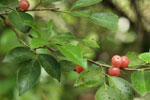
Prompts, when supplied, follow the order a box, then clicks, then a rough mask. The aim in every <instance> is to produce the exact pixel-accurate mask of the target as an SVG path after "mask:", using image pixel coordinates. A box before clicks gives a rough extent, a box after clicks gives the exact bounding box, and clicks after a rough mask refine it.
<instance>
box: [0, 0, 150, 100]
mask: <svg viewBox="0 0 150 100" xmlns="http://www.w3.org/2000/svg"><path fill="white" fill-rule="evenodd" d="M52 1H56V0H52ZM106 1H108V0H106ZM124 1H129V0H112V4H114V5H115V6H116V7H117V8H120V9H121V12H124V13H125V14H123V15H122V14H120V12H119V11H118V9H112V7H111V6H109V3H108V4H107V2H105V0H104V2H102V3H100V4H96V5H94V6H92V7H89V9H90V10H91V11H93V12H97V11H99V12H113V13H116V14H117V15H120V16H119V17H124V15H125V16H126V18H127V19H128V20H129V21H130V23H131V25H130V27H129V29H128V30H127V31H125V32H120V31H112V30H109V29H106V28H103V27H100V26H98V25H95V24H93V23H92V22H90V21H88V20H87V19H86V18H79V17H73V16H70V15H68V14H58V13H54V12H32V13H30V14H32V15H33V16H34V18H35V24H36V25H37V26H38V28H39V29H41V30H42V32H43V33H46V32H45V31H46V29H45V27H47V26H48V21H49V19H53V22H54V30H55V32H57V33H64V32H66V31H68V32H69V31H70V32H72V33H73V34H74V35H75V36H77V37H78V38H83V39H87V40H96V41H97V42H98V43H99V44H100V49H92V50H91V49H89V48H87V55H86V57H88V58H91V59H96V60H102V61H105V62H107V63H110V59H111V57H112V55H114V54H121V55H124V54H126V53H127V52H128V51H136V52H141V50H142V49H143V48H142V46H141V44H142V43H143V42H142V41H140V39H143V38H142V36H141V37H140V38H139V34H138V32H137V31H136V30H135V29H134V24H133V23H135V21H136V19H137V16H136V15H135V12H134V11H133V10H131V9H130V8H131V6H130V3H129V2H124ZM144 1H146V0H144ZM0 2H1V1H0ZM2 2H6V0H2ZM12 2H13V1H12ZM29 2H30V3H31V4H33V5H35V4H37V3H38V2H39V1H37V2H35V0H29ZM74 2H75V0H63V1H61V2H56V3H52V4H51V3H46V4H42V5H41V6H40V7H41V8H42V7H45V8H46V7H60V9H63V10H68V9H70V8H71V5H72V4H73V3H74ZM144 4H145V3H144ZM149 4H150V2H149ZM141 5H142V3H141ZM124 6H125V7H124ZM40 7H39V8H40ZM146 7H147V6H146ZM142 9H143V8H142ZM80 10H84V8H80ZM0 11H1V10H0ZM144 16H146V14H145V13H144ZM146 18H147V16H146ZM148 18H149V17H148ZM123 24H124V23H123ZM121 25H122V24H121ZM144 25H147V23H146V22H145V24H144ZM149 26H150V25H149ZM148 29H149V27H146V30H148ZM30 32H31V34H32V35H33V36H37V34H36V33H35V32H34V31H33V30H31V31H30ZM42 32H41V34H40V35H41V39H43V40H45V39H47V38H48V37H47V35H48V34H42ZM19 35H20V36H21V38H22V39H23V40H25V41H26V42H28V43H30V42H29V41H30V40H29V39H27V38H26V36H24V35H23V34H22V33H20V34H19ZM17 46H22V45H21V44H20V43H19V42H18V40H17V37H16V36H15V34H14V32H13V31H12V30H11V29H10V27H9V26H8V25H6V24H5V22H4V21H3V20H2V19H0V100H94V99H93V98H94V94H95V89H87V88H75V87H73V83H74V80H75V79H76V78H77V77H78V74H77V73H76V72H74V71H71V72H69V73H68V72H66V73H65V74H63V76H62V79H61V84H60V83H58V82H57V81H56V80H54V79H52V78H51V77H50V76H48V75H47V74H46V72H45V71H42V75H41V80H40V82H39V83H38V84H37V85H36V86H35V87H34V88H33V89H31V90H30V91H28V92H26V93H25V94H24V95H22V96H21V97H20V96H19V95H18V94H19V93H18V87H17V86H16V74H17V70H18V68H19V67H20V65H17V64H12V63H11V64H7V63H2V59H3V58H4V55H5V54H6V53H7V52H8V51H9V50H11V49H12V48H15V47H17ZM88 51H90V53H89V52H88ZM38 52H39V53H45V54H47V53H48V51H47V50H45V49H40V50H38ZM72 66H73V65H72ZM74 68H75V66H74ZM147 97H148V96H146V97H145V98H147ZM145 100H149V98H147V99H145Z"/></svg>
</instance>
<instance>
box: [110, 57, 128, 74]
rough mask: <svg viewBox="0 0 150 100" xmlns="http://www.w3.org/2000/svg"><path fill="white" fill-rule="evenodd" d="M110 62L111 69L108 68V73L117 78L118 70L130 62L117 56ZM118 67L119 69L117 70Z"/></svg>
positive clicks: (126, 58)
mask: <svg viewBox="0 0 150 100" xmlns="http://www.w3.org/2000/svg"><path fill="white" fill-rule="evenodd" d="M111 62H112V64H113V66H112V67H110V68H109V70H108V73H109V75H111V76H119V74H120V68H125V67H127V66H128V65H129V63H130V61H129V59H128V57H126V56H122V57H120V56H119V55H115V56H113V57H112V59H111ZM119 67H120V68H119Z"/></svg>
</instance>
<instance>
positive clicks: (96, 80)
mask: <svg viewBox="0 0 150 100" xmlns="http://www.w3.org/2000/svg"><path fill="white" fill-rule="evenodd" d="M103 81H104V75H103V73H102V72H101V71H100V70H97V69H91V70H88V71H83V72H82V73H81V74H80V76H79V78H78V79H77V80H76V82H75V85H74V86H81V87H88V88H92V87H97V86H100V85H101V84H102V83H103Z"/></svg>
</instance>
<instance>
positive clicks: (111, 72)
mask: <svg viewBox="0 0 150 100" xmlns="http://www.w3.org/2000/svg"><path fill="white" fill-rule="evenodd" d="M108 73H109V75H111V76H119V74H120V68H118V67H110V68H109V70H108Z"/></svg>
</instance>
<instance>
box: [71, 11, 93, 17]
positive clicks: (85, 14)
mask: <svg viewBox="0 0 150 100" xmlns="http://www.w3.org/2000/svg"><path fill="white" fill-rule="evenodd" d="M91 14H92V12H91V11H90V10H79V11H73V12H70V15H72V16H78V17H89V16H90V15H91Z"/></svg>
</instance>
